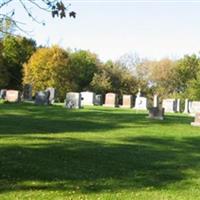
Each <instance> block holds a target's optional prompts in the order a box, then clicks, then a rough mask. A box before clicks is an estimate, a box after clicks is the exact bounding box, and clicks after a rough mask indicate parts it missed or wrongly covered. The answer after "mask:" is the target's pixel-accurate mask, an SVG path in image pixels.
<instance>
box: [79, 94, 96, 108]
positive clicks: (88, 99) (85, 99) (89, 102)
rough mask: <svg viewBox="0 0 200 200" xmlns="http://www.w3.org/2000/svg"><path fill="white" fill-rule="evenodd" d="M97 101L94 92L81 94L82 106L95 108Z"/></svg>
mask: <svg viewBox="0 0 200 200" xmlns="http://www.w3.org/2000/svg"><path fill="white" fill-rule="evenodd" d="M94 101H95V93H93V92H89V91H86V92H81V105H83V106H93V105H94Z"/></svg>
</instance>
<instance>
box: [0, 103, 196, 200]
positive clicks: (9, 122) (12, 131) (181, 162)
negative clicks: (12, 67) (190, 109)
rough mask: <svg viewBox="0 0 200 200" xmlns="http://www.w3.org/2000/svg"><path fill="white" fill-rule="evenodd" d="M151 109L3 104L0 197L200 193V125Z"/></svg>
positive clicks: (181, 199)
mask: <svg viewBox="0 0 200 200" xmlns="http://www.w3.org/2000/svg"><path fill="white" fill-rule="evenodd" d="M146 115H147V114H146V113H141V112H139V113H136V112H135V111H133V110H131V109H125V110H124V109H119V108H117V109H109V108H104V107H89V108H85V109H81V110H67V109H65V108H63V107H62V106H50V107H40V106H35V105H32V104H19V105H17V104H0V199H1V200H4V199H11V200H15V199H20V200H23V199H27V200H28V199H29V200H30V199H34V200H35V199H36V200H37V199H41V200H43V199H45V200H48V199H49V200H52V199H53V200H54V199H55V200H58V199H59V200H60V199H73V200H74V199H75V200H76V199H77V200H80V199H82V200H84V199H85V200H86V199H93V200H100V199H106V200H108V199H109V200H118V199H120V200H125V199H130V200H134V199H137V200H138V199H139V200H140V199H145V200H161V199H162V200H167V199H170V200H190V199H195V200H196V199H200V128H197V127H191V126H190V122H191V121H193V119H192V118H191V117H188V116H186V115H180V114H179V115H178V114H177V115H176V114H174V115H167V116H166V120H164V121H152V120H149V119H147V118H146Z"/></svg>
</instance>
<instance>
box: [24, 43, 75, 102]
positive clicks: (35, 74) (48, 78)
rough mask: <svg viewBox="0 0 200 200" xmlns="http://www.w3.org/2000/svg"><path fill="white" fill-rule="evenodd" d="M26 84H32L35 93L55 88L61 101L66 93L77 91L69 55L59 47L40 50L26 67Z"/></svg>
mask: <svg viewBox="0 0 200 200" xmlns="http://www.w3.org/2000/svg"><path fill="white" fill-rule="evenodd" d="M23 82H24V83H27V84H28V83H29V84H32V86H33V92H34V93H35V92H37V91H39V90H45V89H46V88H47V87H55V88H56V89H57V91H58V96H59V98H60V100H63V99H64V98H65V95H66V92H69V91H76V89H77V86H76V84H75V83H74V80H73V73H72V69H71V67H70V65H69V53H68V52H67V51H65V50H63V49H61V48H60V47H58V46H53V47H51V48H40V49H38V50H37V51H36V52H35V53H34V54H33V55H32V56H31V58H30V60H29V61H28V63H27V64H25V65H24V79H23Z"/></svg>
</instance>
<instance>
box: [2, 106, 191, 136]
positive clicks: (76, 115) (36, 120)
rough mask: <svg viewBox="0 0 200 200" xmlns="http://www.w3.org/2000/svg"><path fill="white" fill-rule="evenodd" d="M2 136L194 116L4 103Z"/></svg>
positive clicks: (108, 127)
mask: <svg viewBox="0 0 200 200" xmlns="http://www.w3.org/2000/svg"><path fill="white" fill-rule="evenodd" d="M0 111H1V112H2V113H3V114H1V115H0V124H1V129H0V135H12V134H36V133H43V134H45V133H47V134H49V133H67V132H82V133H84V132H94V133H95V132H102V131H107V130H114V129H118V128H126V127H127V124H129V125H130V124H131V127H132V128H140V127H143V128H144V127H148V126H153V125H155V126H156V125H163V126H168V125H169V124H188V125H190V123H191V121H192V118H189V117H186V116H176V115H172V116H170V115H167V116H166V119H165V120H164V121H158V120H156V121H154V120H150V119H147V118H146V116H147V114H146V113H135V112H132V110H130V111H128V110H122V109H121V110H120V109H117V110H116V111H115V110H114V109H109V108H107V109H106V108H104V109H102V108H101V109H93V108H91V109H87V110H84V109H81V110H67V109H65V108H63V107H60V106H49V107H45V106H35V105H33V104H19V105H16V104H14V105H13V104H9V105H2V104H0Z"/></svg>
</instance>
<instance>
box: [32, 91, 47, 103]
mask: <svg viewBox="0 0 200 200" xmlns="http://www.w3.org/2000/svg"><path fill="white" fill-rule="evenodd" d="M49 95H50V93H49V91H39V92H36V95H35V104H36V105H49Z"/></svg>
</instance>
